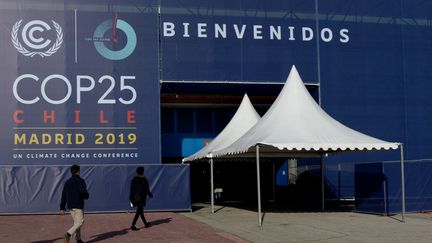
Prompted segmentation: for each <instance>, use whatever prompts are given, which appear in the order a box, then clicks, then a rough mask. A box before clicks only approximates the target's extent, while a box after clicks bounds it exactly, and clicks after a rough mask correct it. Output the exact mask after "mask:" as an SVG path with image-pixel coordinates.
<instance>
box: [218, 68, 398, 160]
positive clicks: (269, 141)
mask: <svg viewBox="0 0 432 243" xmlns="http://www.w3.org/2000/svg"><path fill="white" fill-rule="evenodd" d="M256 145H262V147H261V148H260V151H261V153H269V155H270V154H272V153H275V152H276V153H280V152H287V153H290V152H291V153H293V154H297V155H298V154H302V153H303V152H306V153H307V154H309V155H310V154H311V153H313V152H317V153H316V154H318V155H319V154H321V153H322V152H337V151H346V150H348V151H349V150H351V151H354V150H381V149H385V150H388V149H397V148H398V145H399V144H398V143H390V142H386V141H383V140H380V139H377V138H374V137H371V136H368V135H365V134H362V133H360V132H357V131H355V130H353V129H351V128H349V127H346V126H344V125H343V124H341V123H339V122H338V121H336V120H335V119H333V118H332V117H330V116H329V115H328V114H327V113H326V112H325V111H324V110H323V109H321V107H320V106H319V105H318V104H317V103H316V102H315V100H314V99H313V98H312V96H311V95H310V94H309V92H308V91H307V89H306V87H305V86H304V84H303V81H302V80H301V78H300V75H299V73H298V72H297V69H296V68H295V66H293V67H292V68H291V72H290V74H289V76H288V79H287V81H286V83H285V85H284V87H283V89H282V91H281V93H280V94H279V96H278V97H277V99H276V100H275V102H274V103H273V105H272V106H271V107H270V109H269V110H268V111H267V113H266V114H265V115H264V116H263V117H262V118H261V119H260V120H259V122H258V123H256V124H255V126H253V127H252V128H251V129H250V130H249V131H247V132H246V133H245V134H244V135H243V136H242V137H240V138H239V139H238V140H237V141H235V142H234V143H233V144H231V146H229V147H226V148H224V149H219V150H216V151H214V152H213V156H215V157H218V156H230V155H231V156H232V155H236V154H244V153H248V152H249V153H254V152H255V147H256ZM264 156H265V155H264Z"/></svg>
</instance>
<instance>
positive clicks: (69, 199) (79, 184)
mask: <svg viewBox="0 0 432 243" xmlns="http://www.w3.org/2000/svg"><path fill="white" fill-rule="evenodd" d="M88 198H89V193H88V192H87V186H86V183H85V181H84V179H82V178H81V177H80V176H79V175H72V176H71V178H69V179H68V180H67V181H66V182H65V184H64V186H63V191H62V197H61V201H60V209H61V210H65V209H66V207H65V206H66V205H67V208H69V209H72V208H79V209H84V199H88Z"/></svg>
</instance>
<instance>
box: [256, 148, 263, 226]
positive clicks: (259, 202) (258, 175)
mask: <svg viewBox="0 0 432 243" xmlns="http://www.w3.org/2000/svg"><path fill="white" fill-rule="evenodd" d="M256 167H257V190H258V225H259V226H261V225H262V222H261V179H260V164H259V145H258V144H257V145H256Z"/></svg>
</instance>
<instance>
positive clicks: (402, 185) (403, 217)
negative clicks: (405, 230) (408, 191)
mask: <svg viewBox="0 0 432 243" xmlns="http://www.w3.org/2000/svg"><path fill="white" fill-rule="evenodd" d="M399 149H400V156H401V158H400V166H401V192H402V222H405V175H404V155H403V144H402V143H401V144H399Z"/></svg>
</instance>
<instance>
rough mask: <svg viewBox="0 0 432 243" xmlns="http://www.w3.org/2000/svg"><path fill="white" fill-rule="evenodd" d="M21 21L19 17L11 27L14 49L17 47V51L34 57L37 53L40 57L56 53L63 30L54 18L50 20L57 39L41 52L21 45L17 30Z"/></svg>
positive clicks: (60, 42) (61, 39)
mask: <svg viewBox="0 0 432 243" xmlns="http://www.w3.org/2000/svg"><path fill="white" fill-rule="evenodd" d="M22 21H23V20H22V19H21V20H20V21H18V22H16V23H15V24H14V26H13V28H12V31H11V41H12V44H13V46H14V47H15V49H17V51H18V52H19V53H21V54H23V55H24V56H27V57H34V56H36V55H39V56H41V57H49V56H51V55H52V54H54V53H56V52H57V50H58V49H60V47H61V44H62V43H63V31H62V28H61V27H60V25H59V24H58V23H57V22H55V21H54V20H51V22H52V23H53V25H54V28H55V30H56V33H57V39H56V41H55V42H54V44H53V45H52V46H51V47H50V48H49V49H48V50H46V51H43V52H41V51H36V52H34V51H29V50H27V49H26V48H25V47H24V46H22V45H21V43H20V42H19V40H18V31H19V28H20V26H21V23H22Z"/></svg>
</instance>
